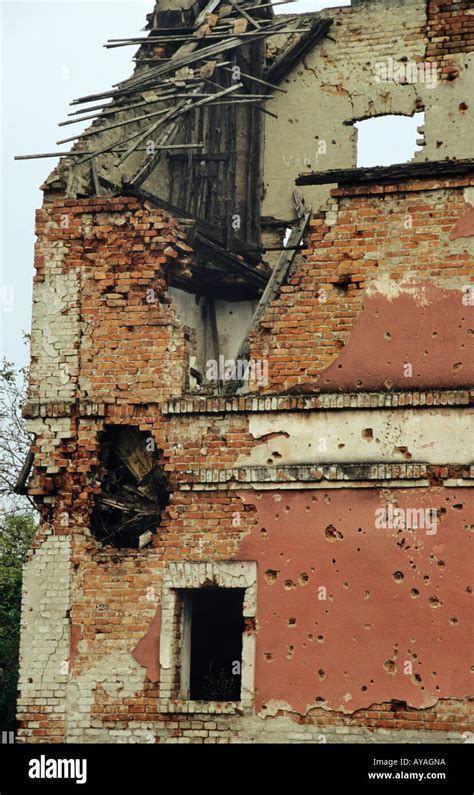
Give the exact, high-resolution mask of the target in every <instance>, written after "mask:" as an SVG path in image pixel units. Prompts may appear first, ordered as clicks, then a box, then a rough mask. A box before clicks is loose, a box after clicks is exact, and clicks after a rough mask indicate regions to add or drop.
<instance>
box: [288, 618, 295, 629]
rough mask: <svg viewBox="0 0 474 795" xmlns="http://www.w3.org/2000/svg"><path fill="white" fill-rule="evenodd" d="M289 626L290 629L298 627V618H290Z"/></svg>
mask: <svg viewBox="0 0 474 795" xmlns="http://www.w3.org/2000/svg"><path fill="white" fill-rule="evenodd" d="M288 626H289V627H296V618H289V619H288Z"/></svg>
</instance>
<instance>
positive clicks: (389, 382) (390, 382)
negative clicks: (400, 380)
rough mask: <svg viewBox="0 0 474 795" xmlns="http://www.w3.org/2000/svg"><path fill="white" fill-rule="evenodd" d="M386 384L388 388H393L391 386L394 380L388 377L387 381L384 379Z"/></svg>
mask: <svg viewBox="0 0 474 795" xmlns="http://www.w3.org/2000/svg"><path fill="white" fill-rule="evenodd" d="M384 386H385V387H386V388H387V389H391V388H392V386H393V381H391V380H390V379H389V378H388V379H387V380H386V381H384Z"/></svg>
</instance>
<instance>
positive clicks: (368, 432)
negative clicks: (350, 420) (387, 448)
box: [362, 428, 374, 442]
mask: <svg viewBox="0 0 474 795" xmlns="http://www.w3.org/2000/svg"><path fill="white" fill-rule="evenodd" d="M362 438H363V439H366V440H367V441H368V442H371V441H372V440H373V438H374V432H373V430H372V428H364V430H363V431H362Z"/></svg>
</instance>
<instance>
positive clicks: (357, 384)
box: [356, 380, 364, 389]
mask: <svg viewBox="0 0 474 795" xmlns="http://www.w3.org/2000/svg"><path fill="white" fill-rule="evenodd" d="M363 386H364V382H363V381H360V380H359V381H356V387H357V388H358V389H360V388H361V387H363Z"/></svg>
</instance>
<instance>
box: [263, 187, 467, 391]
mask: <svg viewBox="0 0 474 795" xmlns="http://www.w3.org/2000/svg"><path fill="white" fill-rule="evenodd" d="M471 182H472V181H471ZM450 185H451V186H452V187H450ZM455 185H459V187H455ZM467 185H469V180H468V179H466V180H461V181H459V182H457V183H456V182H455V183H450V182H449V181H447V182H443V183H433V182H424V183H419V182H418V183H416V182H415V183H413V184H411V185H410V184H406V185H401V186H388V187H386V188H385V189H384V188H381V187H376V188H373V189H370V188H369V189H368V188H364V189H363V188H360V189H355V190H352V189H351V190H349V189H348V190H336V191H334V192H333V194H334V198H335V200H336V201H337V202H338V217H337V223H336V225H333V226H329V225H328V223H327V216H326V215H325V214H324V213H321V214H320V215H319V216H317V217H315V218H314V220H313V221H312V222H311V225H310V233H309V235H308V237H307V241H306V250H305V251H304V252H303V255H302V256H300V257H298V258H297V261H296V264H295V265H294V267H293V269H292V272H291V275H290V277H289V279H288V280H287V283H286V284H285V285H284V286H283V287H282V288H281V292H280V295H279V296H278V298H277V299H276V300H275V301H274V302H273V303H272V304H271V305H270V306H269V307H268V309H267V310H266V312H265V314H264V315H263V317H262V320H261V322H260V326H259V328H258V329H257V331H256V333H255V335H254V337H253V346H252V355H253V356H254V357H255V358H263V359H265V358H267V359H268V368H269V381H270V383H269V385H268V387H267V391H269V392H270V391H279V392H280V391H285V390H287V389H292V388H293V389H294V388H299V390H300V391H302V392H304V391H311V390H313V389H314V388H317V389H322V390H329V391H334V390H336V389H343V390H351V391H356V390H358V389H369V388H370V389H373V388H381V389H385V388H387V387H389V388H391V387H395V388H396V387H398V388H401V389H407V388H411V387H412V386H414V385H416V387H417V388H426V387H433V386H434V385H435V384H438V386H441V385H443V386H444V387H445V388H447V387H454V386H455V385H458V386H459V385H462V384H463V383H464V384H470V383H472V381H473V375H474V372H473V363H474V356H473V338H472V334H471V332H470V330H469V329H470V319H469V313H468V310H467V309H466V307H465V306H464V305H463V303H462V299H463V293H462V288H463V286H464V285H466V284H469V278H470V276H471V274H472V268H473V264H474V258H473V254H472V231H471V232H470V233H468V234H470V235H471V237H468V236H466V237H463V238H458V239H457V240H451V239H450V233H451V232H452V230H453V229H454V228H455V227H456V225H457V223H458V222H459V220H460V219H461V218H463V217H465V216H466V215H468V214H469V212H470V207H471V206H470V205H469V204H467V203H466V201H465V200H464V197H463V187H464V186H467ZM437 186H438V187H439V189H435V188H436V187H437ZM422 188H424V190H422ZM410 224H411V226H409V225H410ZM377 285H379V287H378V288H377ZM384 285H385V286H384ZM346 348H347V352H346V350H345V349H346ZM425 351H426V353H425ZM341 353H342V355H341ZM406 362H408V363H411V364H412V366H413V376H412V377H411V378H407V377H406V376H405V374H404V364H405V363H406Z"/></svg>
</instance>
